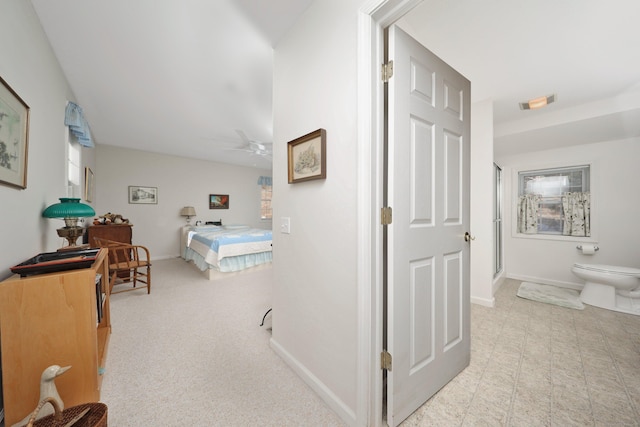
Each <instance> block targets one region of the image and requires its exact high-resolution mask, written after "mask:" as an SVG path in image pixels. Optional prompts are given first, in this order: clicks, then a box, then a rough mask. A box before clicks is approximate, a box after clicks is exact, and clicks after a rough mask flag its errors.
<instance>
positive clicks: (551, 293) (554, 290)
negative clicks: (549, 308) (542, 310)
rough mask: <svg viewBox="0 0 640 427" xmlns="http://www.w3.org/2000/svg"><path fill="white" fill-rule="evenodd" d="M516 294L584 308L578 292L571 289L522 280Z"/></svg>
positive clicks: (554, 303) (521, 296) (545, 301)
mask: <svg viewBox="0 0 640 427" xmlns="http://www.w3.org/2000/svg"><path fill="white" fill-rule="evenodd" d="M517 295H518V296H519V297H520V298H525V299H530V300H532V301H538V302H544V303H547V304H553V305H559V306H560V307H567V308H575V309H576V310H584V305H583V304H582V301H580V292H578V291H574V290H573V289H567V288H560V287H558V286H551V285H540V284H538V283H531V282H522V284H521V285H520V288H519V289H518V293H517Z"/></svg>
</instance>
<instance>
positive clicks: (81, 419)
mask: <svg viewBox="0 0 640 427" xmlns="http://www.w3.org/2000/svg"><path fill="white" fill-rule="evenodd" d="M47 402H49V403H51V404H52V405H53V409H54V411H55V413H54V414H52V415H47V416H46V417H42V418H40V419H38V420H36V419H35V418H36V416H37V415H38V412H40V409H42V407H43V406H44V405H45V404H46V403H47ZM85 411H86V413H84V412H85ZM71 426H73V427H107V405H105V404H104V403H98V402H94V403H83V404H81V405H77V406H72V407H71V408H66V409H65V410H63V411H61V410H60V407H59V406H58V403H57V402H56V401H55V400H53V399H51V398H46V399H44V400H43V401H42V402H40V404H38V407H37V408H36V409H35V411H33V413H32V414H31V418H29V422H28V423H27V427H71Z"/></svg>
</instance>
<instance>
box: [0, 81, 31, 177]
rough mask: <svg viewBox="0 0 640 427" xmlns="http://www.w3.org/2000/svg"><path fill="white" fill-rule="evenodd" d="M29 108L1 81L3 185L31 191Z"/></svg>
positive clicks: (0, 162) (0, 142) (0, 154)
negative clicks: (29, 184)
mask: <svg viewBox="0 0 640 427" xmlns="http://www.w3.org/2000/svg"><path fill="white" fill-rule="evenodd" d="M28 140H29V106H28V105H27V104H25V102H24V101H23V100H22V99H21V98H20V97H19V96H18V94H17V93H15V92H14V91H13V89H11V87H10V86H9V85H8V84H7V82H5V81H4V80H3V79H2V78H1V77H0V183H2V184H6V185H9V186H11V187H16V188H23V189H24V188H27V153H28V152H29V150H28V147H27V146H28Z"/></svg>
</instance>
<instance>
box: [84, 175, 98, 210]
mask: <svg viewBox="0 0 640 427" xmlns="http://www.w3.org/2000/svg"><path fill="white" fill-rule="evenodd" d="M94 189H95V184H94V177H93V171H92V170H91V168H84V199H85V200H86V201H87V202H93V191H94Z"/></svg>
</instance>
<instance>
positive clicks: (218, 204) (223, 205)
mask: <svg viewBox="0 0 640 427" xmlns="http://www.w3.org/2000/svg"><path fill="white" fill-rule="evenodd" d="M209 209H229V195H228V194H209Z"/></svg>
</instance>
